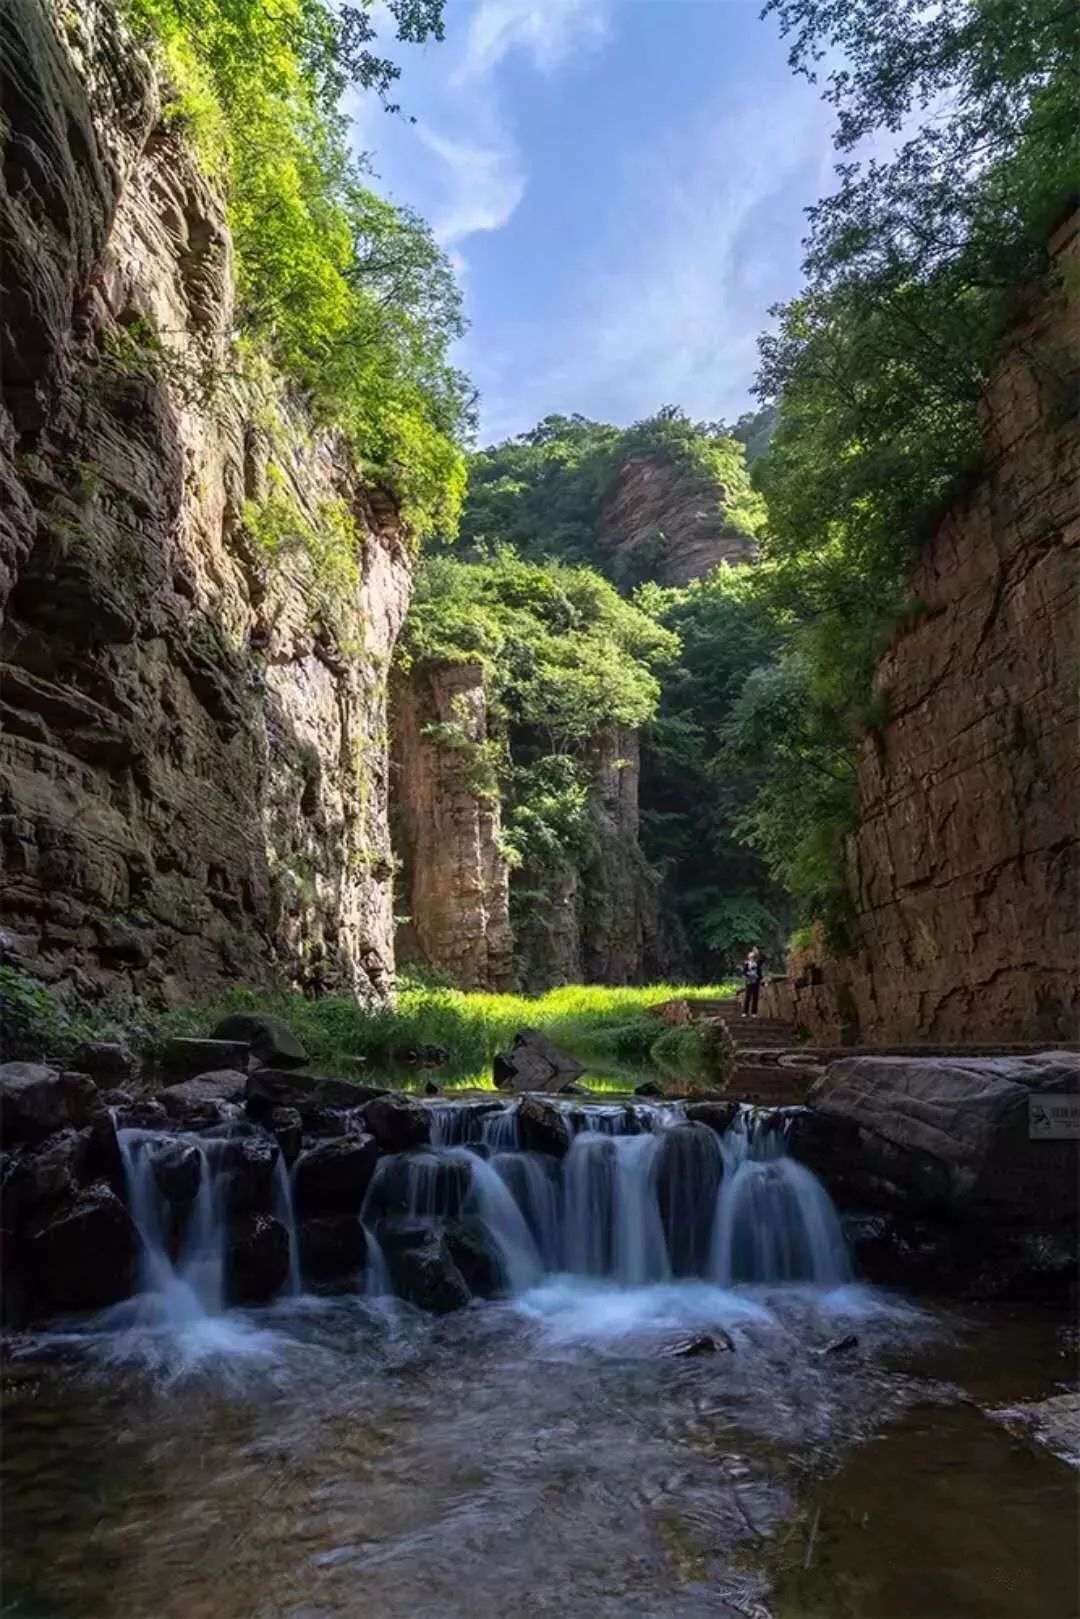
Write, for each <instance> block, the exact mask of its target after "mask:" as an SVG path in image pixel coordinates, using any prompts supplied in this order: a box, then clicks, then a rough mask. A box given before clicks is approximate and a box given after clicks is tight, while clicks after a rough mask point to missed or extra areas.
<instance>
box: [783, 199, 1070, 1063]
mask: <svg viewBox="0 0 1080 1619" xmlns="http://www.w3.org/2000/svg"><path fill="white" fill-rule="evenodd" d="M1053 248H1054V251H1055V254H1056V259H1057V267H1058V270H1059V272H1060V276H1061V281H1060V284H1059V285H1058V286H1056V287H1054V288H1052V289H1051V290H1050V291H1049V292H1048V293H1046V294H1044V295H1043V296H1042V297H1041V299H1040V301H1039V303H1038V306H1037V307H1036V308H1034V310H1033V312H1032V313H1031V315H1030V318H1029V319H1028V320H1027V321H1026V322H1025V323H1024V324H1022V325H1020V326H1019V327H1018V328H1017V330H1016V332H1015V334H1014V337H1013V339H1012V341H1011V343H1010V346H1009V349H1008V352H1007V354H1006V356H1005V358H1004V360H1003V362H1002V364H1001V366H1000V368H999V370H998V372H997V374H996V376H995V377H994V379H993V382H992V383H991V385H990V387H989V389H988V391H987V394H986V397H985V399H984V402H983V429H984V434H985V439H986V449H987V456H988V461H987V465H986V468H985V471H984V472H983V473H982V475H981V476H980V478H979V480H978V482H977V483H976V484H975V486H974V487H973V488H972V490H971V491H970V492H969V493H967V494H966V495H965V496H964V497H963V498H961V499H960V500H958V501H957V502H956V504H955V506H954V507H953V509H952V510H951V511H950V512H949V514H948V515H947V516H946V518H945V520H944V521H943V522H942V524H941V526H940V527H939V528H938V530H937V532H936V533H935V535H934V536H933V538H932V539H931V540H930V542H929V544H928V545H927V547H926V549H925V550H924V552H923V553H922V555H921V556H920V558H919V560H918V561H917V563H916V564H915V567H914V569H913V572H912V576H911V594H912V597H913V598H914V599H915V600H916V601H917V602H919V603H920V604H921V612H920V614H919V616H918V618H917V619H915V620H914V621H913V622H912V623H911V624H910V625H909V626H908V627H907V628H906V629H904V630H903V631H902V632H900V634H898V636H897V637H896V639H895V641H894V643H893V645H892V647H891V648H890V649H889V651H888V652H887V654H886V655H885V657H884V658H883V659H882V660H881V663H880V665H879V667H878V672H877V686H878V690H879V691H880V693H881V695H882V698H883V700H884V701H885V703H886V704H887V712H888V718H887V719H886V721H885V722H884V724H883V725H882V726H881V727H880V728H879V729H878V730H875V731H872V732H869V733H868V734H867V735H866V736H865V737H864V739H863V741H862V744H861V747H860V751H859V759H858V780H859V825H858V832H857V834H856V837H855V839H854V845H853V848H852V851H851V874H852V875H851V881H852V890H853V895H854V899H855V906H856V911H857V925H858V932H859V936H860V943H861V948H860V951H859V953H858V955H857V956H855V957H854V958H852V959H848V960H836V959H822V960H820V961H819V962H817V963H815V964H812V970H805V971H804V972H803V973H802V974H801V975H799V981H798V982H794V981H789V982H788V983H787V984H781V985H778V986H770V989H769V991H767V994H766V1001H767V1003H768V1004H769V1005H770V1009H771V1010H775V1011H776V1012H778V1013H779V1015H781V1016H783V1017H789V1018H792V1019H794V1020H795V1021H797V1022H798V1023H799V1024H800V1025H801V1026H802V1028H803V1029H804V1030H806V1031H808V1032H809V1033H810V1034H811V1035H812V1036H813V1037H814V1038H815V1039H816V1040H818V1041H822V1042H825V1043H830V1044H831V1043H835V1042H837V1041H840V1040H843V1041H844V1042H845V1043H855V1042H856V1041H860V1040H861V1041H862V1042H863V1043H866V1044H874V1043H890V1042H892V1043H895V1042H902V1041H911V1040H919V1039H926V1040H931V1041H935V1042H940V1041H943V1040H945V1041H977V1042H982V1041H986V1040H997V1041H1004V1042H1009V1041H1016V1042H1023V1041H1046V1042H1048V1043H1054V1042H1056V1041H1061V1040H1065V1041H1071V1040H1075V1039H1076V1038H1077V1037H1078V1034H1080V983H1078V980H1077V974H1076V964H1077V961H1078V960H1080V882H1078V879H1077V869H1078V861H1077V851H1078V844H1080V750H1078V749H1077V745H1076V738H1077V719H1078V706H1077V681H1076V671H1077V667H1078V653H1080V635H1078V630H1080V602H1078V591H1077V582H1078V569H1077V545H1078V540H1080V433H1078V431H1077V414H1076V405H1077V400H1078V398H1080V386H1078V385H1077V377H1076V373H1075V366H1076V356H1077V354H1078V353H1080V345H1078V336H1080V333H1078V326H1077V322H1078V314H1077V311H1078V308H1080V304H1078V302H1077V295H1076V286H1077V269H1078V268H1080V236H1078V220H1077V217H1076V216H1074V218H1073V219H1072V220H1071V221H1070V222H1069V223H1068V224H1066V225H1065V226H1064V227H1063V228H1062V229H1061V230H1060V231H1059V233H1058V236H1057V238H1056V240H1055V242H1054V243H1053ZM1070 368H1072V369H1070Z"/></svg>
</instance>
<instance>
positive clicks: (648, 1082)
mask: <svg viewBox="0 0 1080 1619" xmlns="http://www.w3.org/2000/svg"><path fill="white" fill-rule="evenodd" d="M663 1094H664V1087H663V1086H662V1085H661V1083H660V1081H659V1080H658V1079H643V1080H642V1081H641V1083H640V1084H639V1085H635V1086H634V1095H635V1096H663Z"/></svg>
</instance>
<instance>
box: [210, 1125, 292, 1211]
mask: <svg viewBox="0 0 1080 1619" xmlns="http://www.w3.org/2000/svg"><path fill="white" fill-rule="evenodd" d="M214 1150H215V1151H216V1152H217V1153H219V1154H220V1157H219V1165H220V1169H221V1172H222V1173H223V1175H224V1177H225V1185H224V1196H225V1204H226V1207H227V1208H228V1210H229V1212H230V1213H231V1214H234V1215H236V1214H247V1213H250V1212H251V1211H252V1210H269V1209H270V1208H271V1207H272V1205H273V1201H274V1179H275V1171H276V1166H277V1161H278V1157H279V1155H280V1149H279V1148H278V1144H277V1142H276V1141H275V1140H274V1139H273V1138H272V1137H271V1136H268V1135H263V1134H262V1133H258V1134H252V1135H243V1136H233V1137H228V1138H225V1139H223V1140H221V1141H220V1142H218V1143H215V1148H214Z"/></svg>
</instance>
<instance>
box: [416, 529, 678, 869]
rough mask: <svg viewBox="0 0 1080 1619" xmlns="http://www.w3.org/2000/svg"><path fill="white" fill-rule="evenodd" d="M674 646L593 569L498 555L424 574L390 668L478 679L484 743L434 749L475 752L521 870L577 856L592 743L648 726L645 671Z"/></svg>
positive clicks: (653, 685)
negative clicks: (483, 702) (608, 731)
mask: <svg viewBox="0 0 1080 1619" xmlns="http://www.w3.org/2000/svg"><path fill="white" fill-rule="evenodd" d="M677 645H678V643H677V641H676V638H675V636H674V635H673V634H672V633H671V631H669V630H667V629H665V628H664V627H663V626H662V625H660V624H659V623H657V622H656V620H655V619H654V618H653V617H651V616H650V615H648V614H647V613H644V612H642V611H641V610H640V609H639V608H638V607H636V606H635V605H634V604H633V603H632V602H629V601H627V600H625V598H623V597H622V596H620V595H619V593H618V591H617V590H616V589H615V588H614V586H613V585H611V584H610V583H609V582H608V581H607V580H606V579H604V578H602V577H601V576H600V574H598V573H596V572H595V571H594V570H593V569H590V568H585V567H570V566H567V565H565V564H562V563H557V562H554V561H548V562H545V563H539V562H531V561H528V560H525V559H524V558H523V557H521V556H519V555H518V554H517V553H516V552H515V551H513V550H512V549H511V548H510V547H509V546H506V545H500V546H498V547H496V548H494V549H493V550H491V551H490V552H489V553H486V554H483V555H477V557H476V559H475V560H474V561H471V562H468V561H464V560H459V559H457V558H454V557H450V556H445V555H438V556H433V557H429V558H428V559H427V560H426V561H425V562H424V563H423V565H422V567H421V569H420V572H419V574H418V577H417V580H416V590H415V594H414V597H413V602H412V606H411V609H410V613H409V617H408V620H407V622H406V626H405V632H404V636H403V639H402V644H401V652H400V656H401V658H402V661H403V662H404V664H405V665H406V666H408V664H409V663H410V662H414V661H415V662H416V663H419V664H425V665H430V666H434V667H438V666H441V665H442V666H444V665H448V664H459V663H477V664H480V665H481V666H482V667H483V668H484V670H485V675H486V680H485V685H486V690H487V696H488V717H489V733H490V736H489V741H488V742H487V743H486V744H476V743H471V744H469V743H468V741H467V738H466V736H465V732H464V728H463V727H462V728H461V735H460V736H459V737H457V738H456V739H455V737H454V736H453V735H451V734H442V735H440V737H439V740H440V741H441V742H443V743H444V745H446V744H449V745H453V744H454V743H455V740H456V742H457V744H458V745H460V746H462V747H464V746H466V745H468V746H470V747H471V748H472V749H473V752H474V754H475V756H476V757H475V767H476V779H477V786H478V788H479V789H480V790H482V791H488V792H491V793H493V794H499V795H501V796H502V798H503V801H504V806H505V812H504V837H505V841H506V845H507V851H508V853H509V855H510V857H511V860H512V862H513V863H515V864H519V865H520V864H530V863H536V862H543V861H545V860H558V859H560V858H562V857H564V856H566V855H567V854H568V853H570V852H572V851H581V850H583V849H584V848H586V847H587V845H588V841H589V837H590V832H591V821H590V815H589V793H588V783H589V765H588V753H589V746H590V743H591V742H592V741H593V739H594V738H595V737H596V736H597V734H598V733H599V732H601V731H602V730H603V729H604V728H605V727H608V726H612V725H626V726H639V725H642V724H644V723H645V721H646V720H647V719H649V718H650V716H651V715H652V714H653V713H654V712H655V710H656V706H657V703H658V701H659V695H660V685H659V681H658V679H657V674H656V671H657V669H658V668H660V667H662V666H663V665H664V664H666V663H669V662H670V661H671V659H672V658H673V657H674V655H675V652H676V650H677ZM451 729H452V722H451V726H450V727H447V726H443V727H441V731H442V732H443V733H448V732H449V730H451Z"/></svg>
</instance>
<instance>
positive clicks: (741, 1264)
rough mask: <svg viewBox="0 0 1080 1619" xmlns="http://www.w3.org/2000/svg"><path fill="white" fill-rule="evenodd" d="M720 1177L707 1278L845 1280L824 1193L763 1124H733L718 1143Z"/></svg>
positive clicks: (840, 1242)
mask: <svg viewBox="0 0 1080 1619" xmlns="http://www.w3.org/2000/svg"><path fill="white" fill-rule="evenodd" d="M721 1150H722V1152H723V1153H724V1160H725V1172H724V1177H723V1180H722V1182H721V1187H720V1195H719V1197H718V1199H717V1202H716V1216H715V1222H714V1227H713V1236H712V1249H711V1253H710V1257H709V1274H710V1276H712V1277H713V1279H714V1280H716V1281H717V1282H720V1283H721V1284H722V1285H723V1286H725V1287H730V1286H732V1285H733V1284H734V1283H737V1282H815V1283H817V1284H819V1285H828V1284H832V1285H834V1286H835V1285H836V1284H838V1283H841V1282H846V1281H848V1280H850V1277H851V1263H850V1260H849V1258H848V1253H847V1247H846V1245H845V1242H844V1236H843V1232H842V1230H841V1227H840V1221H839V1219H838V1218H837V1214H836V1210H835V1209H834V1207H833V1204H832V1200H831V1198H830V1197H829V1194H828V1192H826V1190H825V1188H824V1187H823V1186H822V1184H821V1182H820V1181H819V1180H818V1178H817V1176H816V1175H815V1174H814V1173H813V1172H812V1171H811V1170H809V1169H807V1168H806V1166H805V1164H800V1163H799V1162H798V1161H797V1160H796V1159H794V1158H791V1157H789V1156H788V1153H787V1142H786V1136H785V1133H784V1132H783V1131H782V1130H777V1129H774V1128H771V1121H770V1120H768V1119H767V1118H765V1119H761V1118H757V1117H755V1116H753V1115H751V1116H750V1117H749V1118H740V1119H739V1120H738V1121H737V1123H736V1125H735V1126H734V1127H733V1128H732V1129H731V1130H729V1131H728V1132H727V1134H726V1135H725V1136H724V1137H723V1140H722V1143H721Z"/></svg>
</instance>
